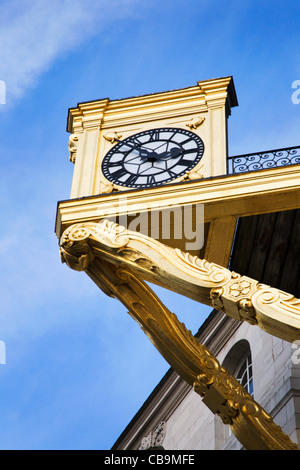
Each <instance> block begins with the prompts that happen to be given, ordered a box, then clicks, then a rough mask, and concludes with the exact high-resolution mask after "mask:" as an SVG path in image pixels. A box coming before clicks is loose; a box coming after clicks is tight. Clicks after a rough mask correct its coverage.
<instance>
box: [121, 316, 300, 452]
mask: <svg viewBox="0 0 300 470" xmlns="http://www.w3.org/2000/svg"><path fill="white" fill-rule="evenodd" d="M197 336H198V337H199V339H200V341H201V342H202V344H205V345H206V346H207V347H208V348H209V350H210V351H211V352H212V353H213V354H214V355H215V356H216V357H217V359H218V360H219V361H220V363H221V364H222V365H223V366H224V367H225V368H226V369H227V370H228V371H229V372H230V373H232V374H233V375H234V376H235V377H236V378H238V379H239V380H241V381H242V383H243V384H244V386H245V387H246V388H247V390H248V391H249V392H250V393H252V394H253V398H254V400H255V401H257V402H258V403H259V404H260V405H261V406H263V407H264V409H265V410H266V411H267V412H268V413H269V414H270V415H271V416H272V418H273V420H274V422H275V423H276V424H278V425H280V426H281V428H282V430H283V431H284V432H285V433H286V434H288V435H289V436H290V438H291V439H292V441H293V442H295V443H296V444H297V445H298V446H300V360H299V358H300V353H299V354H298V349H300V346H298V345H295V344H290V343H288V342H286V341H283V340H281V339H279V338H276V337H274V336H271V335H269V334H268V333H265V332H264V331H262V330H261V329H259V328H258V327H256V326H252V325H248V324H246V323H240V322H237V321H235V320H233V319H231V318H228V317H226V316H225V315H224V314H223V313H221V312H217V311H213V312H212V313H211V315H210V316H209V317H208V319H207V320H206V321H205V323H204V324H203V325H202V327H201V328H200V330H199V332H198V333H197ZM153 447H160V448H164V449H165V450H240V449H242V446H241V444H240V443H239V441H238V440H237V439H236V438H235V436H234V435H233V434H232V433H231V430H230V428H229V426H227V425H224V424H223V422H222V421H221V419H220V418H219V416H217V415H214V414H213V413H212V412H211V411H210V410H209V409H208V408H207V407H206V406H205V405H204V404H203V403H202V399H201V397H200V396H199V395H197V394H196V393H195V392H194V391H193V390H192V389H191V388H190V387H189V386H188V385H187V384H186V383H185V382H184V381H183V380H182V379H181V378H180V377H178V375H177V374H176V373H175V372H174V371H173V370H172V369H170V370H169V371H168V372H167V374H166V375H165V376H164V377H163V379H162V380H161V382H160V383H159V384H158V385H157V387H156V388H155V389H154V390H153V392H152V394H151V395H150V396H149V398H148V399H147V400H146V402H145V403H144V405H143V406H142V408H141V409H140V410H139V411H138V413H137V414H136V416H135V417H134V418H133V419H132V421H131V422H130V423H129V424H128V426H127V428H126V429H125V430H124V432H123V433H122V435H121V436H120V437H119V439H118V440H117V441H116V443H115V444H114V446H113V449H119V450H125V449H128V450H133V449H136V450H138V449H149V448H153Z"/></svg>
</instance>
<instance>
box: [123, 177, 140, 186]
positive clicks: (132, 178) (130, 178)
mask: <svg viewBox="0 0 300 470" xmlns="http://www.w3.org/2000/svg"><path fill="white" fill-rule="evenodd" d="M137 178H138V175H130V176H129V178H127V180H126V181H125V184H128V185H130V184H134V183H135V182H136V180H137Z"/></svg>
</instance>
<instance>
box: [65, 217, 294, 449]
mask: <svg viewBox="0 0 300 470" xmlns="http://www.w3.org/2000/svg"><path fill="white" fill-rule="evenodd" d="M171 255H172V256H171ZM61 256H62V259H63V261H64V262H66V263H67V264H68V265H69V266H70V267H71V268H72V269H76V270H78V271H85V272H86V273H87V274H88V275H89V276H90V277H91V279H93V281H94V282H95V283H96V284H97V285H98V286H99V287H100V288H101V289H102V290H103V291H104V292H105V293H106V294H107V295H109V296H111V297H115V298H117V299H119V300H120V301H121V302H122V303H123V305H124V306H125V307H126V308H127V309H128V311H129V314H130V315H131V316H132V317H133V318H134V319H135V320H136V321H137V322H138V323H139V325H140V326H141V328H142V329H143V331H144V332H145V334H146V335H147V337H148V338H149V339H150V340H151V341H152V343H153V344H154V346H155V347H156V348H157V350H158V351H159V352H160V353H161V354H162V356H163V357H164V358H165V359H166V360H167V362H168V363H169V364H170V365H171V366H172V367H173V369H174V370H175V371H176V372H177V373H178V374H179V375H180V376H181V377H182V378H183V379H184V380H185V381H186V382H187V383H188V384H190V385H191V386H192V387H193V389H194V390H195V392H196V393H198V394H199V395H200V396H201V397H202V398H203V402H204V403H205V405H206V406H207V407H208V408H209V409H210V410H211V411H212V412H213V413H216V414H218V415H219V416H220V418H221V419H222V421H223V422H224V423H225V424H227V425H229V426H230V427H231V429H232V431H233V433H234V434H235V436H236V437H237V439H238V440H239V441H240V442H241V443H242V444H243V445H244V446H245V448H247V449H253V450H259V449H269V450H270V449H271V450H296V449H297V446H296V445H295V444H294V443H293V442H292V441H291V440H290V439H289V437H288V436H287V435H286V434H284V433H283V432H282V430H281V428H280V427H279V426H278V425H276V424H275V423H274V422H273V420H272V418H271V417H270V416H269V415H268V414H267V413H266V412H265V410H264V409H263V408H262V407H261V406H260V405H259V404H258V403H256V402H255V401H254V400H253V399H252V397H251V396H250V395H249V394H248V393H247V392H246V390H245V389H244V388H243V387H242V386H241V385H240V383H239V382H238V381H237V380H236V379H235V378H234V377H232V376H231V375H230V374H229V373H228V372H227V371H226V370H225V369H224V368H223V367H222V366H221V365H220V363H219V362H218V360H217V359H216V358H215V357H214V356H213V355H212V354H211V353H210V352H209V351H208V349H207V348H206V347H205V346H203V345H202V344H201V343H200V342H199V340H198V339H197V338H195V337H194V336H193V335H192V333H191V332H190V331H189V330H187V329H186V327H185V325H184V324H183V323H181V322H180V321H179V320H178V318H177V317H176V315H175V314H174V313H172V312H170V311H169V310H168V309H167V308H166V307H165V305H163V303H162V302H161V301H160V299H159V298H158V297H157V296H156V294H155V293H154V292H153V291H152V290H151V289H150V288H149V286H148V285H147V284H146V283H145V282H144V281H143V280H142V278H143V277H144V278H147V279H152V280H153V279H155V280H156V281H157V280H158V278H159V279H163V281H164V283H161V285H164V284H165V285H166V286H168V287H169V288H170V287H171V286H173V284H174V282H175V286H176V290H177V291H178V285H177V283H178V284H179V285H180V284H181V285H182V284H184V286H183V290H184V289H185V288H186V287H187V286H188V285H191V286H192V289H190V293H193V292H194V289H195V286H196V291H197V290H200V293H199V298H201V299H210V295H211V291H212V290H213V295H212V297H213V300H212V302H213V303H220V302H223V303H222V307H224V305H225V306H226V302H229V303H230V300H229V297H230V296H231V297H233V298H234V299H235V301H232V302H233V304H234V307H235V310H234V311H235V314H234V315H236V312H238V315H240V314H241V313H240V310H242V311H243V312H244V311H247V312H248V310H249V309H250V314H248V317H249V315H250V319H251V321H250V322H251V323H255V321H254V317H255V315H253V314H252V310H251V309H252V306H248V305H245V303H246V302H247V301H246V300H245V299H247V297H246V296H247V295H249V293H250V292H252V291H254V292H256V290H257V289H258V287H257V286H256V285H255V281H253V282H250V281H248V279H245V278H243V279H242V277H241V276H240V277H238V275H236V274H234V277H232V274H231V273H230V271H228V270H227V269H225V268H222V267H219V266H216V265H213V264H212V263H208V262H207V261H205V260H200V259H198V258H195V257H191V256H190V255H188V254H186V253H182V252H180V251H178V250H173V249H171V248H170V249H169V248H168V247H165V246H164V245H161V244H160V243H159V242H156V241H155V240H153V239H148V237H145V236H143V235H140V234H138V233H135V232H129V231H127V230H126V229H125V228H123V227H120V226H118V225H116V224H113V223H112V222H109V221H102V222H101V223H100V224H78V225H74V226H72V227H69V228H68V229H67V230H66V231H65V233H64V234H63V236H62V239H61ZM179 272H181V275H180V276H179ZM176 274H177V276H178V277H176ZM151 276H152V278H151ZM197 279H198V282H196V280H197ZM217 289H223V290H222V291H219V290H217ZM174 290H175V289H174ZM241 295H242V296H243V298H242V299H241V298H240V297H241ZM236 298H238V299H239V300H238V301H237V302H238V304H237V302H236ZM243 300H244V301H243ZM224 301H225V304H224ZM263 301H267V302H268V299H266V298H265V297H264V299H263ZM263 301H262V303H263ZM219 306H220V305H219ZM254 308H255V307H254ZM244 316H245V315H244Z"/></svg>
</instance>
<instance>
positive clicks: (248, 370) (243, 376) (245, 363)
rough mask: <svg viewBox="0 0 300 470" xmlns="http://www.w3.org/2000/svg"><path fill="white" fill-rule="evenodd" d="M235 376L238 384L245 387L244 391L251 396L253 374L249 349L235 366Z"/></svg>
mask: <svg viewBox="0 0 300 470" xmlns="http://www.w3.org/2000/svg"><path fill="white" fill-rule="evenodd" d="M235 376H236V379H237V380H238V381H239V382H240V384H241V385H242V386H243V387H244V388H245V389H246V391H247V392H248V393H249V394H250V395H251V396H253V375H252V360H251V353H250V351H249V353H248V354H247V356H246V357H244V358H243V359H242V361H241V363H240V365H239V366H238V367H237V372H236V374H235Z"/></svg>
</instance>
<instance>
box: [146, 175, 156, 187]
mask: <svg viewBox="0 0 300 470" xmlns="http://www.w3.org/2000/svg"><path fill="white" fill-rule="evenodd" d="M155 183H156V181H155V177H154V176H153V175H150V176H148V177H147V184H148V185H152V184H155Z"/></svg>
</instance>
